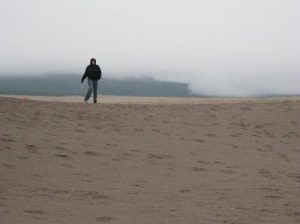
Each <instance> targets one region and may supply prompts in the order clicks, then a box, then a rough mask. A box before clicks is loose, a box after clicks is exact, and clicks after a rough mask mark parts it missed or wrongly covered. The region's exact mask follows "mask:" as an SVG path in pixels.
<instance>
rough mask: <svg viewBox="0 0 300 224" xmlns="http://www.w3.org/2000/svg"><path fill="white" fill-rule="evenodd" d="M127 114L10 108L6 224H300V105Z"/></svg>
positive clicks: (105, 109)
mask: <svg viewBox="0 0 300 224" xmlns="http://www.w3.org/2000/svg"><path fill="white" fill-rule="evenodd" d="M100 102H101V101H100ZM122 102H123V103H120V101H118V102H116V101H111V103H110V102H109V101H106V103H103V104H101V103H100V104H96V105H93V104H87V105H85V104H83V103H78V102H71V103H64V102H46V101H32V100H30V99H16V98H7V97H0V108H1V110H0V124H1V129H0V217H1V218H0V223H1V224H2V223H3V224H6V223H9V224H11V223H22V224H41V223H42V224H43V223H51V224H52V223H66V224H67V223H72V224H76V223H78V224H79V223H80V224H82V223H116V224H117V223H118V224H120V223H122V224H132V223H137V224H140V223H143V224H148V223H151V224H159V223H172V224H177V223H178V224H183V223H188V224H189V223H195V224H196V223H197V224H199V223H203V224H204V223H205V224H207V223H236V224H242V223H255V224H257V223H270V224H275V223H278V224H279V223H280V224H283V223H285V224H291V223H300V165H299V164H300V100H297V99H296V100H295V99H294V100H289V99H284V100H283V99H281V100H280V99H278V100H270V101H268V100H257V101H256V100H251V101H245V100H244V101H243V100H240V101H230V100H228V101H226V100H221V101H218V102H213V101H209V102H207V101H205V100H202V101H201V100H198V101H197V102H193V103H191V102H190V101H189V100H187V101H186V103H184V102H182V100H181V102H180V103H176V102H173V103H172V104H168V99H165V103H159V104H154V103H151V102H149V103H147V104H141V103H134V102H132V101H128V103H124V102H126V98H123V99H122Z"/></svg>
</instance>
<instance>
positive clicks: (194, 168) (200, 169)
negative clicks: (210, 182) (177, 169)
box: [192, 167, 208, 172]
mask: <svg viewBox="0 0 300 224" xmlns="http://www.w3.org/2000/svg"><path fill="white" fill-rule="evenodd" d="M192 170H193V171H195V172H203V171H208V170H207V169H205V168H202V167H192Z"/></svg>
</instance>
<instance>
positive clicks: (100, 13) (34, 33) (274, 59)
mask: <svg viewBox="0 0 300 224" xmlns="http://www.w3.org/2000/svg"><path fill="white" fill-rule="evenodd" d="M299 12H300V1H299V0H251V1H250V0H226V1H225V0H205V1H204V0H151V1H150V0H109V1H108V0H0V74H1V75H11V74H45V73H52V72H60V73H74V74H82V73H83V71H84V69H85V67H86V65H87V64H88V63H89V59H90V58H91V57H95V58H96V59H97V63H98V64H99V65H100V66H101V68H102V70H103V75H104V76H106V77H109V76H112V77H123V76H125V75H126V76H127V75H131V76H151V77H153V78H155V79H159V80H168V81H183V82H188V83H190V84H191V85H190V88H191V89H192V90H193V91H194V92H197V93H206V94H215V95H222V96H255V95H260V94H273V93H274V94H300V63H299V60H300V29H299V27H300V13H299Z"/></svg>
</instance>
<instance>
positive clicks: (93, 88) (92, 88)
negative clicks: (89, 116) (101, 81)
mask: <svg viewBox="0 0 300 224" xmlns="http://www.w3.org/2000/svg"><path fill="white" fill-rule="evenodd" d="M88 86H89V89H88V91H87V92H86V94H85V97H84V101H88V100H89V98H90V97H91V95H92V92H93V93H94V94H93V95H94V102H97V91H98V80H91V79H88Z"/></svg>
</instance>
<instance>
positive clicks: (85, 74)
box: [81, 66, 89, 83]
mask: <svg viewBox="0 0 300 224" xmlns="http://www.w3.org/2000/svg"><path fill="white" fill-rule="evenodd" d="M88 67H89V66H88ZM88 67H86V69H85V72H84V74H83V76H82V78H81V83H83V81H84V80H85V78H86V77H87V76H88Z"/></svg>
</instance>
